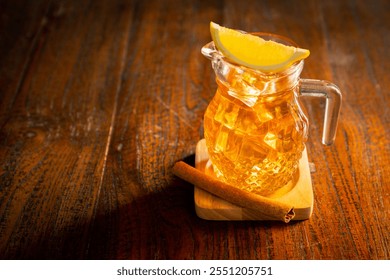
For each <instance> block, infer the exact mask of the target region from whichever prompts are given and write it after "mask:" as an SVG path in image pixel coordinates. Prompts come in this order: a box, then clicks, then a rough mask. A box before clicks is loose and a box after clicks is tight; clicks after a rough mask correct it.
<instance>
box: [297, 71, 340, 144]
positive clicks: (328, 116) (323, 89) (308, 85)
mask: <svg viewBox="0 0 390 280" xmlns="http://www.w3.org/2000/svg"><path fill="white" fill-rule="evenodd" d="M300 95H301V96H311V97H325V98H326V105H325V116H324V128H323V132H322V144H324V145H332V144H333V142H334V140H335V138H336V130H337V122H338V118H339V113H340V107H341V91H340V89H339V88H338V87H337V86H336V85H334V84H332V83H330V82H328V81H323V80H313V79H301V80H300Z"/></svg>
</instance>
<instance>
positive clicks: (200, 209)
mask: <svg viewBox="0 0 390 280" xmlns="http://www.w3.org/2000/svg"><path fill="white" fill-rule="evenodd" d="M208 163H209V155H208V152H207V149H206V142H205V139H202V140H200V141H199V142H198V144H197V146H196V154H195V167H196V168H197V169H198V170H200V171H202V172H206V173H207V174H208V175H212V174H213V173H212V172H208V171H209V168H212V167H211V166H209V165H208ZM194 199H195V211H196V214H197V215H198V216H199V217H200V218H202V219H205V220H232V221H233V220H259V221H262V220H263V221H264V220H274V219H273V218H271V217H269V216H267V215H265V214H264V213H261V212H258V211H254V210H252V209H247V208H242V207H239V206H236V205H234V204H231V203H229V202H227V201H225V200H223V199H221V198H219V197H217V196H215V195H212V194H211V193H209V192H207V191H204V190H202V189H200V188H197V187H196V186H195V191H194ZM272 199H273V200H275V201H279V202H284V203H287V204H291V205H293V206H294V211H295V217H294V218H293V220H306V219H308V218H310V216H311V214H312V212H313V200H314V199H313V188H312V183H311V177H310V168H309V161H308V158H307V152H306V148H305V150H304V151H303V153H302V158H301V160H300V162H299V177H298V178H297V182H296V184H295V186H293V187H292V188H291V190H289V191H288V192H286V193H283V194H281V195H280V196H273V197H272Z"/></svg>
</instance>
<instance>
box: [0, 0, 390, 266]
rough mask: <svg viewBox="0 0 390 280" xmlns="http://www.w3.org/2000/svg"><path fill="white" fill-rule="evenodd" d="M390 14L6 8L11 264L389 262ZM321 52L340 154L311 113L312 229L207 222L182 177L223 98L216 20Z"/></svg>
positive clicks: (5, 197)
mask: <svg viewBox="0 0 390 280" xmlns="http://www.w3.org/2000/svg"><path fill="white" fill-rule="evenodd" d="M389 18H390V2H389V1H386V0H381V1H376V0H373V1H365V0H359V1H352V0H351V1H321V0H318V1H301V0H300V1H213V0H204V1H157V0H151V1H124V0H122V1H121V0H113V1H92V0H91V1H79V0H77V1H50V0H39V1H5V0H2V1H1V2H0V257H1V258H3V259H37V258H38V259H389V258H390V252H389V251H390V234H389V232H390V226H389V225H390V223H389V220H390V215H389V209H390V179H389V178H390V168H389V166H390V160H389V146H390V145H389V144H390V143H389V126H390V125H389V123H390V121H389V90H390V79H389V77H388V76H389V73H390V52H389V49H390V36H389V34H390V20H389ZM210 20H213V21H215V22H218V23H220V24H222V25H225V26H228V27H232V28H237V29H243V30H247V31H267V32H273V33H278V34H281V35H285V36H287V37H290V38H292V39H293V40H295V41H296V42H298V43H299V45H300V46H302V47H305V48H308V49H310V50H311V56H310V57H309V58H308V59H307V61H306V64H305V69H304V71H303V74H302V77H305V78H318V79H326V80H330V81H332V82H334V83H335V84H337V85H339V87H340V88H341V90H342V92H343V94H344V96H343V97H344V99H343V106H342V112H341V119H340V123H339V129H338V135H337V139H336V143H335V145H334V146H331V147H325V146H322V145H321V143H320V141H321V131H322V118H323V110H324V102H323V101H322V100H314V99H313V100H306V101H305V105H306V109H307V111H308V114H309V116H310V121H311V126H310V138H309V140H308V142H307V149H308V154H309V160H310V161H311V162H313V163H314V164H315V167H316V172H315V173H312V181H313V185H314V196H315V205H314V213H313V216H312V217H311V219H310V220H307V221H303V222H292V223H291V224H287V225H285V224H282V223H279V222H210V221H204V220H201V219H199V218H197V217H196V215H195V213H194V203H193V188H192V186H191V185H190V184H188V183H186V182H184V181H182V180H180V179H178V178H175V177H174V176H172V174H171V166H172V164H173V163H174V162H175V161H177V160H182V159H186V160H188V161H189V162H191V161H193V154H194V151H195V145H196V143H197V141H198V140H199V139H200V137H201V134H202V117H203V113H204V111H205V109H206V106H207V104H208V103H209V101H210V99H211V98H212V96H213V94H214V91H215V89H216V84H215V81H214V73H213V72H212V69H211V65H210V62H209V61H208V60H207V59H205V58H204V57H202V55H201V54H200V48H201V47H202V46H203V45H204V44H205V43H207V42H208V41H210V34H209V21H210Z"/></svg>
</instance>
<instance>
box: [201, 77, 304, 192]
mask: <svg viewBox="0 0 390 280" xmlns="http://www.w3.org/2000/svg"><path fill="white" fill-rule="evenodd" d="M217 82H218V80H217ZM232 84H234V81H233V82H232ZM229 90H231V88H228V87H227V86H225V85H224V84H222V83H221V82H218V90H217V92H216V94H215V96H214V98H213V100H212V101H211V103H210V104H209V106H208V108H207V110H206V113H205V116H204V129H205V139H206V145H207V148H208V152H209V155H210V159H211V162H212V164H213V167H214V172H215V173H216V175H217V176H218V177H219V178H220V179H221V180H223V181H225V182H227V183H229V184H231V185H233V186H236V187H239V188H242V189H245V190H248V191H251V192H254V193H258V194H261V195H265V196H268V195H272V194H273V193H274V192H275V191H277V190H278V189H280V188H282V187H283V186H286V185H287V184H289V183H290V182H291V181H292V180H293V177H294V175H295V174H296V172H297V169H298V163H299V159H300V158H301V155H302V151H303V149H304V142H305V141H306V126H307V120H306V118H305V117H304V115H303V113H302V112H301V111H300V108H299V106H298V103H297V100H296V96H295V94H296V93H295V90H296V89H295V87H293V88H289V89H287V90H283V91H280V92H275V93H273V94H268V95H265V96H262V97H259V98H258V99H257V101H256V103H255V104H254V105H253V106H252V107H250V106H247V105H246V104H244V103H243V102H241V101H240V100H239V99H237V98H235V97H232V96H230V95H229V94H228V91H229ZM276 90H277V89H276Z"/></svg>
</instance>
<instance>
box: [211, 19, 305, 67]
mask: <svg viewBox="0 0 390 280" xmlns="http://www.w3.org/2000/svg"><path fill="white" fill-rule="evenodd" d="M210 33H211V37H212V39H213V41H214V44H215V46H216V48H217V49H218V50H219V51H220V52H221V53H222V54H223V55H224V56H225V57H227V58H228V59H229V60H230V61H232V62H234V63H237V64H240V65H244V66H246V67H249V68H252V69H256V70H260V71H262V72H281V71H283V70H285V69H287V68H288V67H289V66H291V65H292V64H293V63H294V62H296V61H298V60H302V59H304V58H306V57H308V56H309V55H310V51H309V50H306V49H301V48H296V47H292V46H287V45H284V44H281V43H277V42H274V41H268V40H264V39H263V38H261V37H258V36H255V35H251V34H248V33H244V32H241V31H238V30H234V29H230V28H227V27H223V26H220V25H218V24H216V23H214V22H210Z"/></svg>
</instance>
